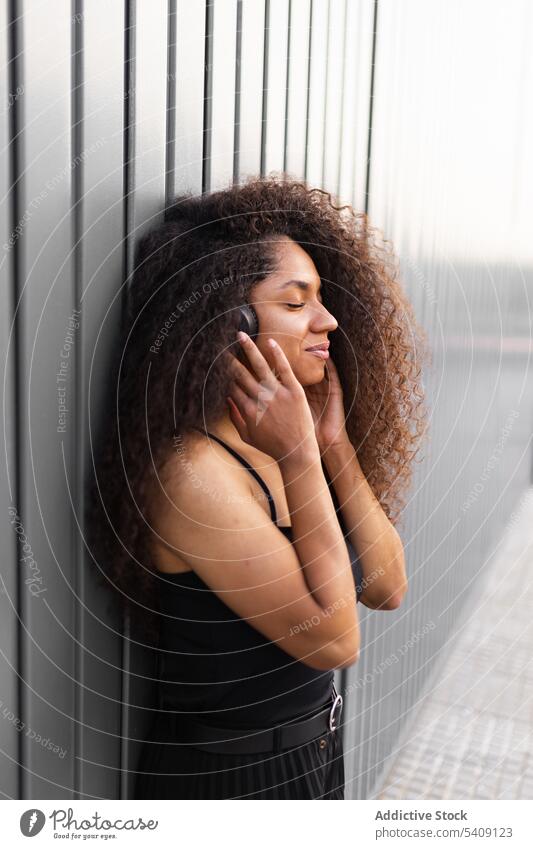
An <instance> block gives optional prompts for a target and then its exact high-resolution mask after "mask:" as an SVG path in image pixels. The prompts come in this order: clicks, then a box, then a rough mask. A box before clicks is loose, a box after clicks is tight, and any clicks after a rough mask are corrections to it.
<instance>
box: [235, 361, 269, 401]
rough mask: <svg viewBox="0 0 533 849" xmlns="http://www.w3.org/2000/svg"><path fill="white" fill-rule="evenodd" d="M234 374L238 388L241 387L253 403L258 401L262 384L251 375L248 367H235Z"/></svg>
mask: <svg viewBox="0 0 533 849" xmlns="http://www.w3.org/2000/svg"><path fill="white" fill-rule="evenodd" d="M232 374H233V380H234V381H235V383H236V384H237V386H240V387H241V389H242V390H243V391H244V392H245V393H246V394H247V395H248V396H249V397H250V398H251V399H252V401H256V400H257V397H258V395H259V393H260V391H261V385H262V384H261V383H258V381H257V380H256V379H255V377H254V376H253V374H250V371H249V369H247V368H246V366H240V368H237V367H235V368H233V369H232Z"/></svg>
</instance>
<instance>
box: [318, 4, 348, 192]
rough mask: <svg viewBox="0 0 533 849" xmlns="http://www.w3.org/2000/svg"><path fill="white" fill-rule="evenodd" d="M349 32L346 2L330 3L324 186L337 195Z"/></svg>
mask: <svg viewBox="0 0 533 849" xmlns="http://www.w3.org/2000/svg"><path fill="white" fill-rule="evenodd" d="M345 31H346V0H330V6H329V28H328V48H327V50H328V63H327V77H326V95H325V98H326V114H325V119H324V120H325V125H324V173H323V177H322V184H323V188H325V189H327V191H329V192H333V193H335V194H336V193H337V192H338V189H339V170H340V154H341V141H342V104H343V85H344V60H345V56H344V50H345V45H346V39H345Z"/></svg>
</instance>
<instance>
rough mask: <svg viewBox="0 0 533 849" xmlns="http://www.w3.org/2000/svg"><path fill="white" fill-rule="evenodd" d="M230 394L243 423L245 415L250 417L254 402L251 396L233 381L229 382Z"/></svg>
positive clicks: (252, 412)
mask: <svg viewBox="0 0 533 849" xmlns="http://www.w3.org/2000/svg"><path fill="white" fill-rule="evenodd" d="M230 396H231V398H232V399H233V401H234V402H235V404H236V406H237V409H238V412H239V414H240V416H241V418H242V419H243V421H244V423H245V424H247V423H246V416H248V417H249V418H251V417H252V416H253V414H254V410H255V404H254V402H253V400H252V398H250V397H249V395H247V394H246V392H243V390H242V389H241V388H240V386H238V385H237V384H236V383H235V381H232V382H231V389H230Z"/></svg>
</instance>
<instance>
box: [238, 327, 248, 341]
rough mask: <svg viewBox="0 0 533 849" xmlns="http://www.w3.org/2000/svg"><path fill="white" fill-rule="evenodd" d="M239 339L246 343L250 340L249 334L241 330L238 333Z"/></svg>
mask: <svg viewBox="0 0 533 849" xmlns="http://www.w3.org/2000/svg"><path fill="white" fill-rule="evenodd" d="M237 339H238V340H239V342H245V341H246V340H247V339H248V334H247V333H244V331H243V330H239V332H238V333H237Z"/></svg>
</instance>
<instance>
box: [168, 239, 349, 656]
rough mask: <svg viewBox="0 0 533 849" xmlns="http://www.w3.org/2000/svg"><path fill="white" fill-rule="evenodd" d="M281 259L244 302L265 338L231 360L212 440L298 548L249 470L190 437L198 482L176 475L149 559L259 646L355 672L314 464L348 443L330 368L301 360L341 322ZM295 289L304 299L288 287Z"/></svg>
mask: <svg viewBox="0 0 533 849" xmlns="http://www.w3.org/2000/svg"><path fill="white" fill-rule="evenodd" d="M277 248H278V257H279V270H278V271H276V273H275V274H272V275H270V276H269V277H268V278H266V279H265V280H263V281H261V283H259V284H257V285H256V286H255V287H254V289H253V291H252V297H251V299H250V302H251V303H253V305H254V308H255V310H256V312H257V314H258V317H259V325H260V328H261V333H260V335H259V336H258V337H257V338H256V340H255V341H253V340H251V339H250V338H246V339H244V341H243V342H242V343H239V344H241V345H242V350H243V351H244V353H245V356H244V357H243V362H240V361H239V359H237V357H235V356H233V355H232V354H231V353H229V352H227V353H226V357H227V360H228V368H230V369H231V373H232V375H233V380H234V383H233V386H232V391H231V396H230V398H229V399H228V413H227V415H226V416H225V417H224V418H222V419H221V420H220V421H219V422H217V424H216V426H213V427H211V428H210V430H211V432H213V433H214V434H215V435H217V436H219V437H220V438H221V439H223V440H224V441H225V442H227V443H228V444H229V445H231V446H232V447H234V448H235V449H236V450H237V451H238V452H239V453H240V454H242V455H243V456H244V457H246V459H248V460H249V462H250V463H251V464H252V466H253V467H254V468H256V469H257V470H258V471H259V473H260V474H261V475H262V477H263V478H264V479H265V480H266V482H267V485H268V486H269V488H270V489H271V492H272V493H273V495H274V493H275V495H274V497H275V499H276V504H277V506H278V504H279V507H280V509H279V510H278V511H277V512H278V517H280V516H283V515H288V516H290V519H291V520H292V528H293V543H292V544H291V542H290V541H289V540H288V539H287V538H286V537H285V536H284V535H283V534H282V533H281V531H280V530H279V529H278V527H277V526H276V525H275V524H274V523H273V522H272V521H271V519H270V512H269V508H268V504H267V503H266V499H264V497H262V496H263V492H262V490H261V489H260V488H259V487H258V485H256V483H255V480H254V479H253V478H252V476H251V475H250V474H249V472H247V471H246V469H244V467H243V466H242V465H241V464H240V463H239V462H238V461H237V460H236V459H235V458H233V457H232V456H231V455H230V454H229V452H227V451H226V450H225V449H224V448H223V447H222V446H220V445H219V444H218V443H217V442H215V441H213V440H209V439H208V438H206V437H204V436H202V435H201V434H197V433H194V434H190V435H189V436H187V439H186V440H184V441H185V442H186V446H187V461H188V462H189V463H190V466H188V469H189V471H190V470H191V469H192V472H193V473H192V474H185V475H184V474H180V475H179V478H178V476H173V475H172V467H170V469H169V470H167V471H170V474H168V475H166V476H165V484H164V487H165V489H164V494H163V496H162V497H160V498H156V499H155V500H154V505H153V506H154V510H153V515H152V517H151V519H152V527H153V528H154V530H155V531H156V533H158V534H159V535H160V543H159V544H158V545H157V546H156V548H155V549H154V555H155V556H156V566H157V568H159V569H160V570H161V571H167V572H171V571H183V570H184V569H186V570H187V569H188V570H190V569H193V570H194V571H195V572H196V573H197V574H198V576H199V577H200V578H201V579H202V581H204V583H205V584H206V585H207V586H209V587H210V589H211V590H212V591H213V592H215V593H216V594H217V595H218V596H219V598H220V599H221V600H222V601H223V602H224V603H225V604H226V605H227V606H228V607H229V608H230V609H231V610H233V611H234V613H235V614H236V615H237V616H239V617H241V618H243V619H245V620H247V621H248V622H249V624H250V625H252V626H253V627H254V628H255V629H256V630H258V631H259V632H260V633H261V634H263V635H264V636H265V637H266V638H267V639H269V640H271V641H272V642H276V643H277V644H278V645H279V647H280V648H282V649H283V650H284V651H286V652H287V653H288V654H289V655H291V656H292V657H294V658H295V659H297V660H300V661H302V662H303V663H305V664H307V665H308V666H310V667H312V668H314V669H320V670H329V669H334V668H341V667H347V666H350V665H352V664H353V663H355V662H356V661H357V659H358V657H359V646H360V632H359V621H358V615H357V608H356V593H355V584H354V579H353V574H352V568H351V564H350V560H349V556H348V551H347V548H346V544H345V541H344V538H343V535H342V531H341V528H340V525H339V522H338V519H337V516H336V514H335V508H334V505H333V501H332V498H331V494H330V491H329V488H328V485H327V482H326V480H325V477H324V474H323V471H322V464H321V451H322V450H323V449H324V447H326V446H327V445H331V444H332V443H331V442H329V443H328V440H333V442H334V441H335V440H336V439H341V438H346V434H345V431H344V415H343V406H342V390H341V387H340V383H339V381H338V376H337V372H336V369H335V368H334V367H332V361H331V359H330V360H329V361H324V360H321V359H319V358H318V357H315V356H313V355H311V354H310V353H308V352H307V351H306V350H305V349H306V348H308V347H310V346H312V345H316V344H318V343H320V342H323V341H326V340H327V339H328V332H330V331H333V330H335V329H336V327H337V321H336V320H335V318H334V317H333V316H332V315H331V313H329V312H328V310H327V309H326V308H325V307H324V305H323V304H322V302H321V296H320V292H319V287H320V278H319V276H318V273H317V271H316V268H315V266H314V263H313V262H312V260H311V258H310V257H309V255H308V254H307V253H306V252H305V251H304V250H303V249H302V248H300V246H299V245H297V244H296V243H295V242H293V241H292V240H290V239H283V240H280V241H279V242H278V245H277ZM290 280H298V281H301V283H304V284H307V286H308V289H307V291H302V289H301V288H300V287H299V286H298V285H297V284H296V283H292V284H291V285H290V286H287V287H285V286H284V284H286V283H288V281H290ZM297 305H298V306H297ZM270 339H273V340H274V342H276V343H277V345H275V346H274V347H270V345H269V340H270ZM326 362H327V366H326ZM244 363H246V365H245V364H244ZM328 375H329V380H328ZM330 387H331V388H330ZM171 462H172V463H174V462H180V461H179V460H176V459H175V458H173V460H172V461H171ZM265 469H267V470H268V472H267V473H265V471H264V470H265ZM198 480H200V481H201V482H202V484H203V485H201V486H199V485H198ZM259 491H260V493H261V495H259ZM278 499H279V501H278ZM285 504H286V510H284V509H283V508H284V505H285ZM156 518H157V521H156ZM170 552H172V557H171V556H170Z"/></svg>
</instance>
